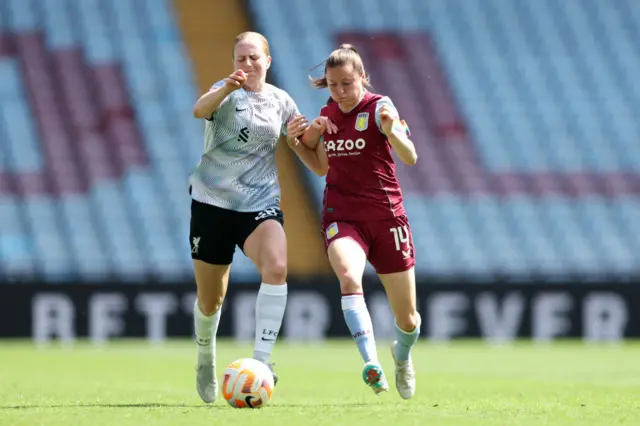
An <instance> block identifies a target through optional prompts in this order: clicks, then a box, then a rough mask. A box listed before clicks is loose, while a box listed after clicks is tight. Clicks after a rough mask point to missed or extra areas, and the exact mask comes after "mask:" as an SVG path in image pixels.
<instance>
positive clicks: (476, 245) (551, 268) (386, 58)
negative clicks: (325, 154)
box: [249, 0, 640, 280]
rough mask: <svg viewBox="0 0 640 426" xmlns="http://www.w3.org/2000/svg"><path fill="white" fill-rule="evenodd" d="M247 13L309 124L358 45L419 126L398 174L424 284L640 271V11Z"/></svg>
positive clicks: (342, 8)
mask: <svg viewBox="0 0 640 426" xmlns="http://www.w3.org/2000/svg"><path fill="white" fill-rule="evenodd" d="M249 4H250V7H251V10H252V13H253V16H254V18H255V21H256V22H257V24H258V28H259V30H261V31H262V32H264V33H265V35H266V36H267V37H268V38H269V39H270V41H271V44H272V55H273V56H274V63H273V66H272V68H271V69H272V72H273V74H274V76H275V78H276V80H277V81H278V83H279V84H280V85H281V87H283V88H284V89H286V90H287V91H289V92H290V93H291V94H292V96H293V97H294V98H295V99H296V101H297V102H298V104H299V106H300V108H301V110H302V113H303V114H306V115H308V116H315V115H317V113H318V111H319V109H320V106H321V105H322V104H323V103H324V102H325V100H326V97H327V92H326V91H317V90H313V89H311V88H310V85H309V82H308V76H307V74H308V73H309V72H310V73H312V74H313V75H317V74H318V73H321V72H322V67H320V68H318V69H315V70H312V71H309V70H311V68H312V67H313V66H315V65H317V64H318V63H320V62H321V61H322V60H323V58H325V57H326V56H327V55H328V54H329V53H330V52H331V50H333V49H334V48H335V47H337V45H339V44H340V43H342V42H351V43H355V44H356V46H357V48H358V49H359V50H360V52H361V54H362V56H363V58H364V61H365V65H366V66H367V67H368V68H367V70H368V72H369V73H370V75H371V77H372V82H373V85H374V87H375V89H376V90H377V91H379V92H381V93H385V94H388V95H390V96H391V97H392V99H393V100H394V101H395V103H396V106H397V107H398V109H399V111H400V113H401V114H402V116H403V117H404V118H405V119H406V120H407V121H408V123H409V125H410V126H411V128H412V132H413V135H414V141H415V143H416V145H417V149H418V152H419V155H420V159H419V164H418V165H416V166H415V167H413V168H408V167H399V169H400V172H399V173H400V179H401V182H402V184H403V186H404V188H405V198H406V203H407V207H408V210H409V214H410V220H411V224H412V227H413V232H414V242H415V244H416V247H417V250H418V257H419V263H418V270H419V271H420V272H421V273H424V274H435V275H445V276H447V275H452V274H453V275H458V274H462V275H471V276H474V277H476V278H478V279H485V278H491V277H495V276H496V275H505V276H511V277H521V278H525V279H526V278H527V277H531V276H545V277H547V278H548V279H552V280H553V279H564V278H566V277H567V276H583V277H585V278H587V277H602V276H610V275H611V276H612V275H617V276H619V277H625V276H627V277H628V276H630V275H632V274H634V273H635V274H637V273H638V272H640V219H639V218H640V198H639V197H640V149H639V147H640V145H639V141H640V122H639V121H638V119H637V111H640V85H638V84H637V76H638V75H640V59H638V58H640V55H639V53H640V51H639V49H640V48H639V47H638V43H637V40H638V39H639V36H640V4H638V3H637V2H635V1H633V0H621V1H617V2H603V1H599V0H585V1H581V2H569V1H565V2H553V1H544V0H543V1H530V2H526V1H525V2H519V1H513V2H510V1H503V0H482V1H476V0H473V1H467V0H429V1H420V0H397V1H392V2H390V1H384V0H366V1H365V0H326V1H323V2H317V1H313V0H253V1H250V3H249ZM283 10H286V11H287V13H282V11H283ZM293 70H297V71H293ZM279 77H280V78H279ZM310 179H311V180H312V182H313V186H314V188H315V191H316V199H317V200H318V201H319V200H320V197H321V190H322V185H323V179H320V178H316V177H310Z"/></svg>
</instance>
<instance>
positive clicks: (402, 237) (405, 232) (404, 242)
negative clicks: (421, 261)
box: [389, 225, 411, 259]
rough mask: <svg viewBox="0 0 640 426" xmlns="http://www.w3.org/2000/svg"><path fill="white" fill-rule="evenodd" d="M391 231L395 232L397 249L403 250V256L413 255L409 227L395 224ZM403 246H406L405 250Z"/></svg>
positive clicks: (394, 237)
mask: <svg viewBox="0 0 640 426" xmlns="http://www.w3.org/2000/svg"><path fill="white" fill-rule="evenodd" d="M389 232H391V233H392V234H393V240H394V242H395V243H396V250H397V251H401V252H402V257H403V258H405V259H406V258H408V257H409V256H411V246H410V245H409V229H408V228H407V226H406V225H405V226H394V227H392V228H389ZM403 246H404V247H405V250H403Z"/></svg>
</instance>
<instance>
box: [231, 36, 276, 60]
mask: <svg viewBox="0 0 640 426" xmlns="http://www.w3.org/2000/svg"><path fill="white" fill-rule="evenodd" d="M249 38H257V39H258V40H260V42H261V43H262V47H263V49H264V54H265V55H267V56H271V51H270V50H269V42H268V41H267V38H266V37H265V36H263V35H262V34H260V33H257V32H255V31H245V32H243V33H240V34H238V35H237V36H236V39H235V40H234V41H233V51H232V52H231V56H232V57H234V56H235V51H236V45H237V44H238V43H240V42H241V41H245V40H247V39H249Z"/></svg>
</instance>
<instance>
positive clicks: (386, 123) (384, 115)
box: [380, 105, 399, 135]
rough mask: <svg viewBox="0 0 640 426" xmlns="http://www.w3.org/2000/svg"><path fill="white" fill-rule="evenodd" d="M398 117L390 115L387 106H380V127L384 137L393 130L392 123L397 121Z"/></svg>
mask: <svg viewBox="0 0 640 426" xmlns="http://www.w3.org/2000/svg"><path fill="white" fill-rule="evenodd" d="M398 119H399V117H398V116H397V115H396V114H394V113H392V112H391V110H390V109H389V107H388V106H386V105H382V108H380V127H382V131H383V132H384V134H385V135H388V134H390V133H391V131H392V129H393V123H394V122H395V121H396V120H398Z"/></svg>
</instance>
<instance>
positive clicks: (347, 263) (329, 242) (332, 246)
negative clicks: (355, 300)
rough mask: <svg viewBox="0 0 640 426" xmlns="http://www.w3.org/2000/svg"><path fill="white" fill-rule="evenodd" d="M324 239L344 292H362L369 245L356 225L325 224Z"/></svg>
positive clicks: (347, 223)
mask: <svg viewBox="0 0 640 426" xmlns="http://www.w3.org/2000/svg"><path fill="white" fill-rule="evenodd" d="M322 235H323V239H324V242H325V247H326V249H327V257H328V258H329V263H330V264H331V268H332V269H333V271H334V272H335V274H336V276H337V277H338V280H339V281H340V291H341V292H342V294H352V293H362V291H363V289H362V276H363V274H364V268H365V266H366V264H367V252H368V245H367V243H366V242H365V240H364V239H363V238H362V236H361V234H360V232H359V231H358V228H357V226H356V225H354V224H352V223H349V222H333V223H329V224H326V226H324V225H323V232H322Z"/></svg>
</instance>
